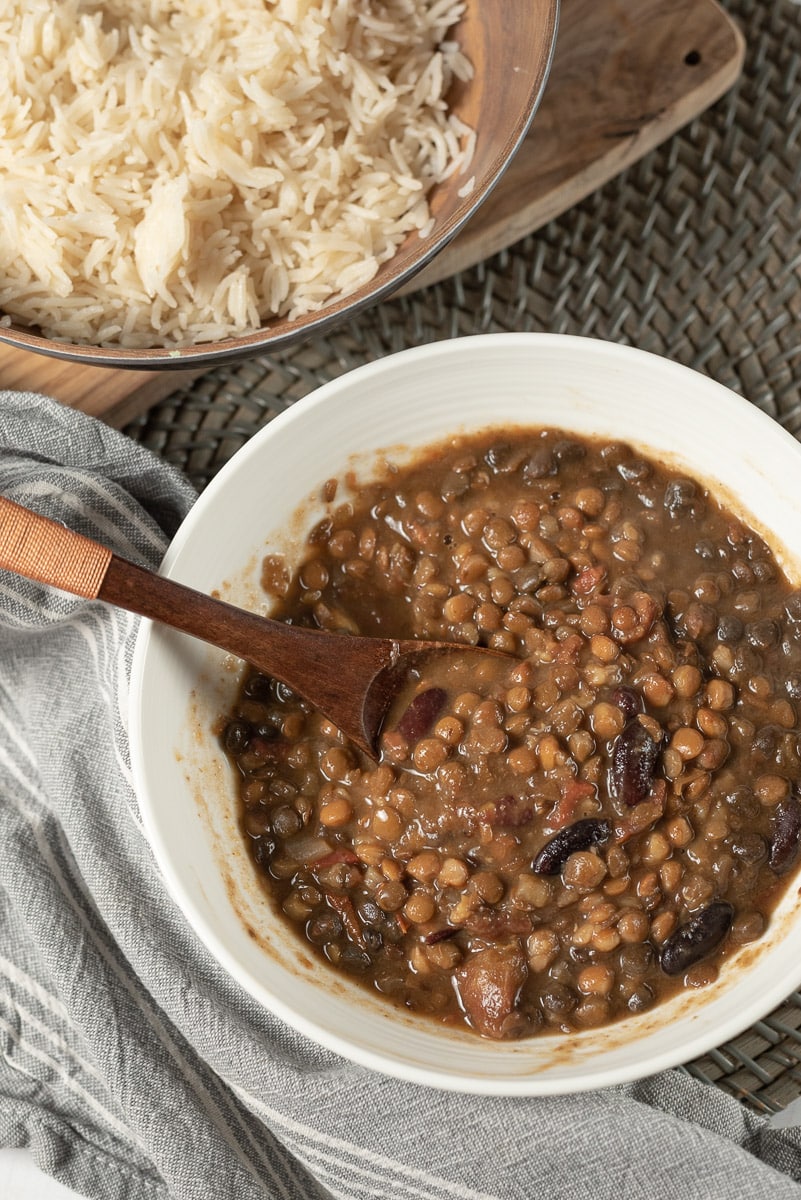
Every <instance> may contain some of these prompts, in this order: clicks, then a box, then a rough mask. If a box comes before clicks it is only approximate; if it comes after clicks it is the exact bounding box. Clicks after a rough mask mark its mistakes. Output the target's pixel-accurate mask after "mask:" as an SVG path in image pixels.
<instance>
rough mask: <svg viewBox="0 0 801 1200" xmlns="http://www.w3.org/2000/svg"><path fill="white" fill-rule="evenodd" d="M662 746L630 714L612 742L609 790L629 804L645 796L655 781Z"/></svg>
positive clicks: (631, 806) (637, 802)
mask: <svg viewBox="0 0 801 1200" xmlns="http://www.w3.org/2000/svg"><path fill="white" fill-rule="evenodd" d="M660 750H661V746H660V744H659V742H657V741H655V740H654V739H653V738H652V737H651V735H650V733H649V732H648V730H647V729H646V728H645V726H644V725H643V724H642V723H641V722H640V721H638V720H637V718H636V717H633V718H632V720H630V721H629V722H628V724H627V725H626V726H625V727H624V729H623V732H622V733H620V734H618V736H617V737H616V738H615V741H614V743H613V745H612V762H611V766H610V768H609V790H610V791H611V793H612V795H613V796H614V797H615V798H616V799H618V800H622V801H623V803H624V804H627V805H628V806H629V807H630V808H633V806H634V805H635V804H640V803H641V802H642V801H643V800H645V799H646V798H647V796H648V795H649V793H650V791H651V786H652V784H653V781H654V774H655V772H656V767H657V763H658V762H659V752H660Z"/></svg>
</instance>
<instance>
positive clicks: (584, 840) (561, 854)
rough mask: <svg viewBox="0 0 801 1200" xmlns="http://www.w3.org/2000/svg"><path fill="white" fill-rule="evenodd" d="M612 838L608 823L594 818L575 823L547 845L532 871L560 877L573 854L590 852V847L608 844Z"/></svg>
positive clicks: (561, 831)
mask: <svg viewBox="0 0 801 1200" xmlns="http://www.w3.org/2000/svg"><path fill="white" fill-rule="evenodd" d="M611 836H612V827H611V825H610V824H609V822H608V821H597V820H595V819H594V818H593V817H585V818H584V819H583V820H581V821H574V822H573V824H572V825H568V827H567V828H566V829H560V830H559V832H558V833H557V834H556V836H555V837H552V838H551V840H550V841H549V842H546V843H545V845H544V846H543V847H542V849H541V850H540V852H539V854H538V855H537V857H536V858H535V859H534V862H533V864H532V867H531V869H532V871H534V872H536V874H538V875H558V874H559V872H560V871H561V870H562V867H563V866H564V865H565V863H566V862H567V860H568V858H569V857H570V855H571V854H575V852H576V851H577V850H589V848H590V846H597V845H598V844H599V843H601V842H606V841H608V840H609V838H610V837H611Z"/></svg>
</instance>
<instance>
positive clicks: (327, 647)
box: [0, 496, 506, 758]
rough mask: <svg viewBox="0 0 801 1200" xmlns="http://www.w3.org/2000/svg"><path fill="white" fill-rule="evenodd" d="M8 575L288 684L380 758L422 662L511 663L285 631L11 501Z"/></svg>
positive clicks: (3, 561) (430, 646)
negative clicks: (441, 658)
mask: <svg viewBox="0 0 801 1200" xmlns="http://www.w3.org/2000/svg"><path fill="white" fill-rule="evenodd" d="M0 567H2V568H4V569H5V570H7V571H13V572H15V573H16V574H18V575H24V576H26V577H27V578H29V579H35V580H37V581H38V582H39V583H45V584H50V585H51V586H52V587H57V588H61V589H63V590H64V591H66V592H71V593H73V595H76V596H83V597H85V598H86V599H89V600H103V601H105V602H106V603H107V604H113V605H116V606H117V607H118V608H124V609H127V610H128V611H129V612H133V613H137V614H139V615H140V616H143V617H148V618H150V620H152V621H159V622H160V623H161V624H163V625H169V626H171V627H172V628H173V629H178V630H180V631H181V632H182V633H188V634H191V635H192V637H196V638H199V639H200V640H201V641H204V642H209V643H210V644H211V645H213V646H218V647H220V649H222V650H227V651H228V652H229V653H231V654H235V655H236V656H237V657H238V658H242V659H244V660H245V661H246V662H249V663H251V664H252V665H253V666H254V667H256V668H257V669H258V670H260V671H264V672H265V673H266V674H268V675H271V676H273V677H274V678H276V679H278V680H280V681H281V682H282V683H285V684H286V685H287V687H289V688H291V689H292V691H294V692H296V693H297V694H298V695H300V696H302V697H303V698H304V699H305V700H307V701H308V702H309V703H310V704H312V705H313V706H314V707H315V708H317V709H319V711H320V712H321V713H323V714H324V716H326V717H328V718H329V720H331V721H333V723H334V724H335V725H336V726H337V727H338V728H339V729H341V730H342V732H343V733H344V734H345V735H346V736H347V737H349V738H350V739H351V741H353V742H354V743H355V744H356V745H357V746H358V747H359V748H360V749H362V750H364V751H365V753H367V754H369V755H370V756H371V757H372V758H375V757H377V752H378V740H379V736H380V733H381V728H382V725H383V723H384V720H385V718H386V715H387V713H388V711H389V708H390V706H391V704H392V701H393V699H394V698H395V696H396V695H397V692H398V690H399V688H400V687H402V685H403V682H404V680H405V679H406V678H407V677H408V674H409V672H410V671H411V670H412V669H413V668H414V666H415V661H416V662H417V663H418V664H419V662H420V660H421V658H424V657H427V656H430V655H431V654H432V653H440V652H442V651H449V652H450V653H454V651H457V650H458V652H459V653H464V654H473V655H482V656H486V655H492V656H493V657H506V656H501V655H499V654H498V653H497V652H496V651H493V650H485V649H481V648H478V647H473V646H462V645H456V644H451V643H446V642H427V641H408V640H407V641H401V640H395V639H393V638H371V637H354V636H351V635H350V634H341V633H328V632H326V631H325V630H319V629H302V628H299V627H298V626H294V625H285V624H284V623H283V622H281V621H274V620H272V619H271V618H269V617H262V616H257V615H256V614H255V613H249V612H246V611H245V610H244V609H241V608H236V607H234V605H232V604H226V603H225V602H224V601H222V600H216V599H214V598H213V597H212V596H206V595H204V594H203V593H202V592H197V591H195V590H194V589H193V588H189V587H186V586H184V585H183V584H181V583H175V582H174V581H173V580H171V579H165V578H164V577H163V576H161V575H156V574H155V573H154V572H153V571H148V570H146V569H145V568H144V567H140V566H137V565H136V564H135V563H132V562H129V561H128V560H127V559H125V558H120V557H118V556H117V555H116V554H113V553H112V551H111V550H109V549H108V547H106V546H103V545H101V544H100V543H99V542H95V541H93V540H92V539H91V538H88V537H84V536H83V534H80V533H75V532H74V531H73V530H71V529H67V528H65V527H64V526H63V525H60V524H59V523H58V522H56V521H51V520H50V519H49V518H47V517H42V516H40V515H38V514H37V513H34V512H31V510H30V509H28V508H23V507H22V506H21V505H19V504H15V503H14V502H13V501H11V500H8V499H6V498H5V497H2V496H0Z"/></svg>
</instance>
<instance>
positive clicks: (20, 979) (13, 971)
mask: <svg viewBox="0 0 801 1200" xmlns="http://www.w3.org/2000/svg"><path fill="white" fill-rule="evenodd" d="M0 971H2V973H3V974H4V975H5V977H6V979H10V980H11V982H12V983H15V984H16V985H17V987H19V988H21V989H22V990H23V991H25V992H27V993H28V995H29V996H33V998H34V999H35V1000H38V1001H39V1003H40V1004H41V1006H42V1008H44V1009H46V1010H47V1011H48V1012H51V1013H52V1014H53V1016H55V1017H58V1019H59V1020H60V1021H64V1023H65V1024H68V1023H69V1019H70V1018H69V1013H68V1012H67V1010H66V1008H65V1007H64V1005H63V1004H62V1003H61V1001H60V1000H59V999H58V997H57V996H54V995H53V993H52V992H48V991H47V990H46V989H45V988H43V987H42V985H41V984H40V983H38V982H37V981H36V980H35V979H33V978H32V977H31V976H30V975H28V974H27V972H26V971H23V970H22V969H21V968H20V967H18V966H16V965H15V964H14V963H13V962H10V961H9V959H7V958H4V957H3V955H2V954H0Z"/></svg>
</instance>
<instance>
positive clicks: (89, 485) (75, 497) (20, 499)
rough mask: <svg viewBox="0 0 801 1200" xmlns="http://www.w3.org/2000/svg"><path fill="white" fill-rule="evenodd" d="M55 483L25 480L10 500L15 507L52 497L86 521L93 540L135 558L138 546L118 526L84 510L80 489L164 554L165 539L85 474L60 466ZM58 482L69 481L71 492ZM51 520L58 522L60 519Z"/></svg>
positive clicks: (102, 515) (94, 508)
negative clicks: (93, 497) (94, 538)
mask: <svg viewBox="0 0 801 1200" xmlns="http://www.w3.org/2000/svg"><path fill="white" fill-rule="evenodd" d="M65 476H66V480H65ZM58 480H59V482H58V483H57V484H56V483H53V482H52V481H50V480H48V479H37V480H31V479H26V480H24V481H22V482H21V483H20V484H18V485H17V486H16V487H15V488H14V499H15V500H16V502H17V503H18V504H29V502H30V500H31V499H33V500H37V499H38V500H41V499H49V498H50V497H51V496H56V497H58V500H59V501H60V503H62V504H64V505H65V506H66V508H68V509H69V510H70V511H71V512H73V513H74V514H75V515H76V516H78V517H81V518H82V520H86V521H89V522H90V524H91V525H92V527H93V529H95V530H97V534H96V536H97V537H100V538H102V537H105V538H107V539H108V541H109V543H110V544H111V545H113V546H117V547H118V550H117V553H119V554H128V555H130V554H134V555H138V554H139V553H140V550H139V547H138V546H137V545H136V543H135V542H134V541H133V540H132V537H130V536H128V535H127V534H125V533H123V531H122V529H121V527H120V523H119V522H118V521H114V520H113V519H110V518H109V517H107V516H105V514H103V513H101V512H99V511H98V509H97V508H96V507H94V505H93V506H92V507H91V508H89V507H87V504H86V502H85V500H84V498H83V497H82V496H81V495H80V494H79V493H81V492H82V491H84V490H85V491H89V492H92V493H94V495H95V497H96V498H98V499H102V500H104V501H105V502H106V503H107V504H108V506H109V507H110V508H111V509H113V510H114V511H115V512H117V513H119V514H120V516H122V517H123V518H124V520H125V521H126V522H127V524H128V525H129V526H131V527H132V529H133V530H135V532H136V533H139V534H141V535H142V536H143V537H144V538H145V540H146V541H147V542H149V543H150V545H151V546H152V547H153V548H154V549H155V550H158V551H159V553H160V554H163V553H164V545H165V539H164V537H163V535H162V536H161V537H159V536H158V535H157V534H155V533H153V532H152V530H150V529H148V527H147V525H146V524H145V523H144V521H142V520H140V519H138V518H137V517H136V515H135V514H134V513H132V511H131V508H130V507H129V506H127V505H123V504H121V503H120V502H119V500H117V499H116V498H115V497H114V496H113V495H112V494H111V492H110V491H108V490H107V489H106V488H104V487H101V486H100V484H99V482H98V480H97V479H92V478H91V477H90V476H88V475H82V474H80V473H77V472H74V471H70V470H69V469H68V468H63V467H60V468H58ZM62 481H64V482H66V481H72V483H73V486H74V488H75V491H74V492H70V491H67V490H66V488H65V486H64V482H62ZM29 507H31V508H32V509H33V510H34V511H36V505H35V504H29ZM43 515H47V514H43ZM51 519H53V518H51ZM54 519H56V520H59V519H60V518H54Z"/></svg>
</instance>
